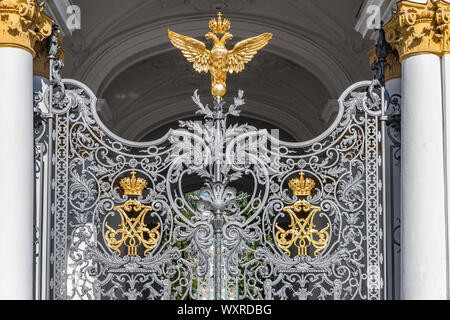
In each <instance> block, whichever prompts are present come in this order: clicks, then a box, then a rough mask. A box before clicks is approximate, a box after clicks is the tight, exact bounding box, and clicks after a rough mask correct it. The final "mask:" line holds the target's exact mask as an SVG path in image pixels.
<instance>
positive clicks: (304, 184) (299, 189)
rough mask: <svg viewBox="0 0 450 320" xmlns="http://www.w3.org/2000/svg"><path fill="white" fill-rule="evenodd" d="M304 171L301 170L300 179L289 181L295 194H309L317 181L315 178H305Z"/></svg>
mask: <svg viewBox="0 0 450 320" xmlns="http://www.w3.org/2000/svg"><path fill="white" fill-rule="evenodd" d="M304 175H305V174H304V173H303V172H300V179H299V178H296V179H292V180H290V181H289V188H291V189H292V191H293V192H294V196H309V195H311V191H312V189H314V186H315V185H316V183H315V182H314V180H313V179H310V178H306V179H305V178H304Z"/></svg>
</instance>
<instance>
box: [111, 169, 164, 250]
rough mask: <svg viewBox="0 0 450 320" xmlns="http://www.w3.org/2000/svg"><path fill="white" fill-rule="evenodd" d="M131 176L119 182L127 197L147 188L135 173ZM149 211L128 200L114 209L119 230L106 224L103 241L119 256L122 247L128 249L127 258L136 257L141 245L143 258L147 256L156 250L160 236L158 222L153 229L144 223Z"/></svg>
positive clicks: (144, 182) (148, 207)
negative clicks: (119, 220) (119, 219)
mask: <svg viewBox="0 0 450 320" xmlns="http://www.w3.org/2000/svg"><path fill="white" fill-rule="evenodd" d="M131 175H132V176H131V178H130V177H127V178H123V179H122V180H121V181H120V186H121V187H122V189H123V190H124V194H126V195H129V196H130V195H131V196H136V195H142V191H143V190H144V189H145V188H146V187H147V181H146V180H145V179H143V178H136V172H135V171H133V172H131ZM151 210H152V208H151V207H150V206H145V205H143V204H142V203H141V202H139V201H138V200H136V199H129V200H127V201H126V202H125V203H124V204H122V205H120V206H115V207H114V211H117V212H119V214H120V218H121V223H120V225H119V227H120V228H119V229H117V230H115V229H113V228H111V227H110V226H109V225H108V222H106V223H105V227H106V229H107V230H106V233H105V239H106V242H107V244H108V245H109V246H110V247H111V248H112V249H113V250H115V251H116V252H117V253H118V254H119V256H120V254H121V252H120V247H122V246H126V247H127V248H128V255H129V256H136V255H137V249H138V247H139V246H141V245H142V246H144V247H145V251H144V256H147V254H148V252H150V251H152V250H153V249H155V248H156V246H157V245H158V242H159V238H160V236H161V235H160V232H159V231H158V229H159V228H160V223H159V222H158V224H157V225H156V227H154V228H153V229H149V228H148V227H147V225H146V224H145V223H144V220H145V217H146V216H147V213H148V212H150V211H151Z"/></svg>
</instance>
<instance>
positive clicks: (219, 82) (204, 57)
mask: <svg viewBox="0 0 450 320" xmlns="http://www.w3.org/2000/svg"><path fill="white" fill-rule="evenodd" d="M230 27H231V23H230V21H229V20H227V19H222V14H221V13H220V12H219V13H218V17H217V20H216V19H212V20H210V22H209V28H210V29H211V31H210V32H208V33H207V34H206V35H205V38H206V39H212V40H213V41H214V45H213V47H212V49H211V50H208V49H206V45H205V44H204V43H203V42H201V41H198V40H196V39H194V38H191V37H187V36H184V35H181V34H178V33H176V32H173V31H171V30H169V31H168V32H169V39H170V41H171V42H172V44H173V45H174V46H175V47H177V48H178V49H180V50H181V52H182V53H183V55H184V57H185V58H186V59H187V60H188V61H189V62H192V63H193V67H194V69H195V71H197V72H199V73H200V72H210V73H211V82H212V84H211V94H212V95H213V96H214V97H215V98H222V97H223V96H224V95H225V94H226V91H227V89H226V88H227V85H226V81H227V73H228V72H229V73H233V72H235V73H239V72H241V71H243V70H244V65H245V64H246V63H248V62H250V61H251V60H252V59H253V57H254V56H255V55H256V54H257V53H258V50H260V49H262V48H263V47H265V46H266V45H267V44H268V43H269V40H270V39H272V34H271V33H264V34H261V35H259V36H256V37H253V38H248V39H245V40H242V41H240V42H238V43H237V44H236V45H235V46H234V48H233V50H228V49H227V48H226V46H225V43H226V41H227V40H231V39H233V35H232V34H231V33H229V32H228V30H229V29H230ZM220 34H222V37H221V38H219V37H218V36H217V35H220Z"/></svg>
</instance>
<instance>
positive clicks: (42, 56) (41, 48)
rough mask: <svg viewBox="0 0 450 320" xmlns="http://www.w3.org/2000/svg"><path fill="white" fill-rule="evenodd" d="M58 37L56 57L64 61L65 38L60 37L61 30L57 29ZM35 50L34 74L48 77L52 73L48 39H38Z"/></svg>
mask: <svg viewBox="0 0 450 320" xmlns="http://www.w3.org/2000/svg"><path fill="white" fill-rule="evenodd" d="M56 32H57V39H58V53H57V54H56V59H57V60H61V61H63V62H64V55H65V54H66V50H64V48H63V47H62V41H63V38H61V37H60V31H59V30H57V31H56ZM34 51H35V52H36V57H35V58H34V60H33V75H34V76H37V77H43V78H47V79H48V77H49V73H50V62H49V59H48V44H47V39H44V40H42V41H37V42H36V45H35V46H34Z"/></svg>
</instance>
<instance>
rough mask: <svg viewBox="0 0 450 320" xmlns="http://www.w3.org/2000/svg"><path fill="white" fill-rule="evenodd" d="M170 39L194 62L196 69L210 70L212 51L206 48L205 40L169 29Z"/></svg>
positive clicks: (201, 70) (198, 70) (200, 70)
mask: <svg viewBox="0 0 450 320" xmlns="http://www.w3.org/2000/svg"><path fill="white" fill-rule="evenodd" d="M169 39H170V42H172V44H173V45H174V46H175V47H177V48H178V49H180V50H181V52H182V53H183V55H184V57H185V58H186V59H187V60H188V61H189V62H193V63H194V69H195V71H197V72H208V67H209V65H210V51H209V50H208V49H206V45H205V44H204V43H203V42H201V41H198V40H196V39H194V38H190V37H186V36H183V35H182V34H178V33H176V32H173V31H171V30H169Z"/></svg>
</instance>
